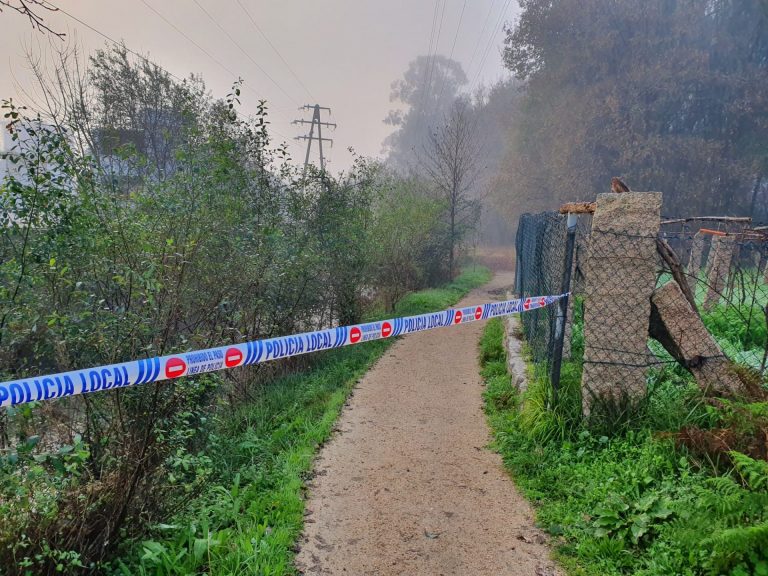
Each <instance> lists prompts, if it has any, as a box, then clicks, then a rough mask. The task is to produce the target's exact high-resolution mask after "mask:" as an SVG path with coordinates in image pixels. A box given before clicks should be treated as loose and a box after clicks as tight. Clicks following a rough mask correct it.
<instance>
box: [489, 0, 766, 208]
mask: <svg viewBox="0 0 768 576" xmlns="http://www.w3.org/2000/svg"><path fill="white" fill-rule="evenodd" d="M522 8H523V12H522V14H521V17H520V20H519V22H518V23H517V25H516V26H515V27H514V28H511V29H509V30H508V32H507V38H506V41H505V43H506V47H505V53H504V57H505V63H506V65H507V67H508V68H509V69H510V70H511V71H513V72H514V73H515V75H516V76H517V78H518V79H519V80H521V81H524V82H525V96H524V98H523V101H522V103H521V111H520V113H519V114H518V115H516V118H515V122H514V125H513V128H512V131H511V139H510V146H509V153H508V157H507V162H506V163H505V174H504V178H503V187H502V186H500V188H503V192H504V193H505V194H506V195H507V196H509V195H511V196H512V199H513V200H515V202H509V201H507V202H506V205H508V206H512V207H513V210H514V206H518V205H521V206H525V209H526V210H538V209H543V208H549V209H551V208H556V207H557V204H558V203H559V202H561V201H563V200H590V199H592V198H594V196H595V194H596V193H597V192H600V191H607V189H608V183H609V182H610V178H611V177H612V176H617V175H619V176H624V177H626V179H627V181H628V182H629V183H630V185H631V186H632V187H633V188H634V189H637V190H651V189H653V190H661V191H663V192H665V198H664V200H665V206H664V211H665V213H666V214H669V215H675V214H691V213H693V212H697V213H704V212H707V213H709V212H713V213H730V214H747V213H749V212H750V209H751V208H753V207H754V210H753V211H754V212H755V215H756V216H757V217H763V218H764V217H766V214H758V212H759V208H760V206H761V202H760V200H759V199H760V198H764V196H763V195H764V194H765V193H766V187H765V184H764V181H765V178H763V174H765V171H766V158H768V156H767V155H768V137H766V134H768V99H766V97H765V90H764V87H765V85H766V83H768V58H766V46H768V42H767V41H766V33H765V29H766V28H765V22H766V16H767V15H768V13H767V12H766V4H765V3H764V2H762V0H748V1H745V2H737V1H735V0H716V1H714V2H704V3H701V2H688V1H683V0H651V1H649V2H642V3H638V2H631V1H629V0H620V1H614V0H557V1H555V2H550V1H548V0H546V1H545V0H525V1H524V2H522ZM762 204H768V203H765V202H763V203H762Z"/></svg>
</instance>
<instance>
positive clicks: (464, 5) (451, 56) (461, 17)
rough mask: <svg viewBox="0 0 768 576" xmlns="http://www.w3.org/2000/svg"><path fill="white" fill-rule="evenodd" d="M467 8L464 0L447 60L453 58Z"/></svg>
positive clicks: (442, 83) (443, 83)
mask: <svg viewBox="0 0 768 576" xmlns="http://www.w3.org/2000/svg"><path fill="white" fill-rule="evenodd" d="M466 8H467V0H464V4H463V5H462V7H461V14H459V23H458V25H457V26H456V34H454V35H453V45H452V46H451V53H450V55H449V56H448V60H451V59H453V51H454V50H455V49H456V40H458V38H459V30H461V21H462V20H463V19H464V10H465V9H466ZM445 84H446V79H445V78H443V81H442V82H441V83H440V95H439V96H438V97H437V102H438V104H439V103H440V101H441V100H442V99H443V92H444V91H445Z"/></svg>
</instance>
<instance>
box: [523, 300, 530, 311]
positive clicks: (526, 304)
mask: <svg viewBox="0 0 768 576" xmlns="http://www.w3.org/2000/svg"><path fill="white" fill-rule="evenodd" d="M523 308H525V309H526V310H530V309H531V299H530V298H526V300H525V302H523Z"/></svg>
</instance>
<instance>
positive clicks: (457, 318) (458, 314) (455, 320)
mask: <svg viewBox="0 0 768 576" xmlns="http://www.w3.org/2000/svg"><path fill="white" fill-rule="evenodd" d="M461 317H462V314H461V310H456V316H454V317H453V323H454V324H459V323H460V322H461Z"/></svg>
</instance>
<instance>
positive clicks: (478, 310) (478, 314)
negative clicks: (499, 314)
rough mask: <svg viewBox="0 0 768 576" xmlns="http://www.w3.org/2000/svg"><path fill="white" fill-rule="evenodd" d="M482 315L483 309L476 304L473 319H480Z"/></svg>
mask: <svg viewBox="0 0 768 576" xmlns="http://www.w3.org/2000/svg"><path fill="white" fill-rule="evenodd" d="M482 317H483V309H482V308H481V307H480V306H478V307H477V308H475V320H480V318H482Z"/></svg>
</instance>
